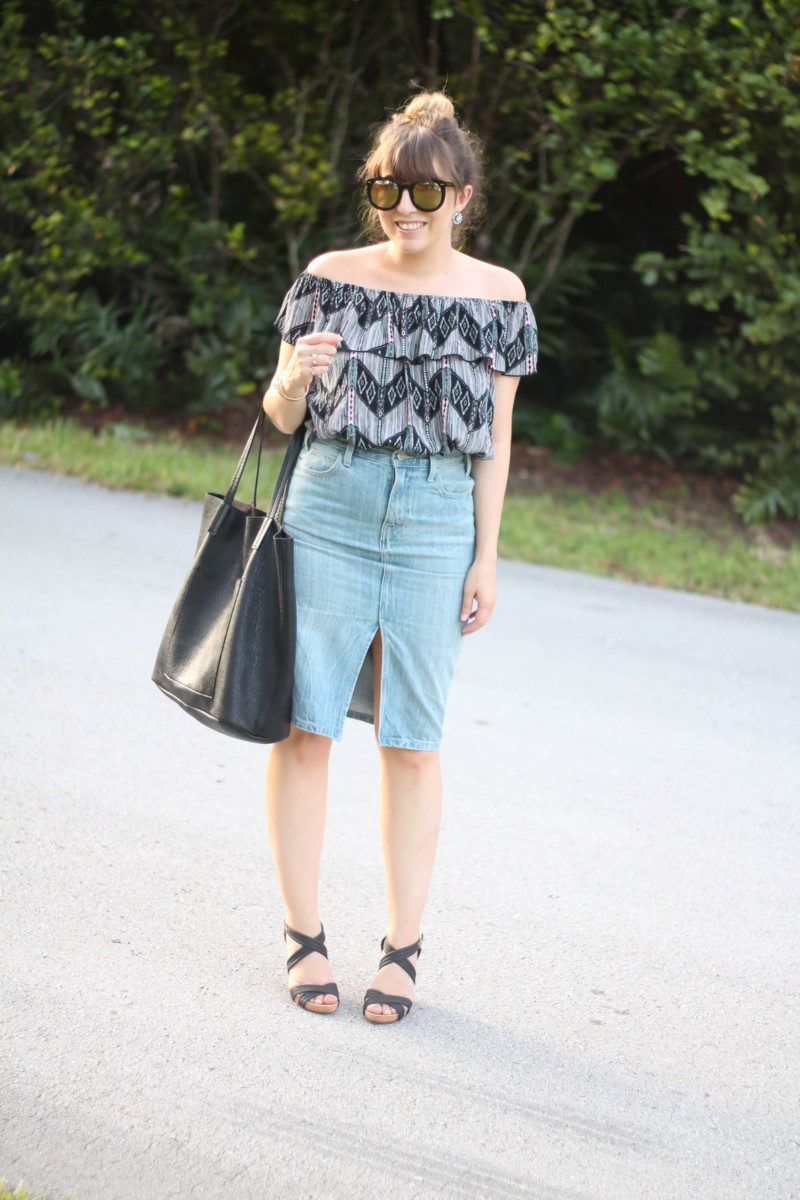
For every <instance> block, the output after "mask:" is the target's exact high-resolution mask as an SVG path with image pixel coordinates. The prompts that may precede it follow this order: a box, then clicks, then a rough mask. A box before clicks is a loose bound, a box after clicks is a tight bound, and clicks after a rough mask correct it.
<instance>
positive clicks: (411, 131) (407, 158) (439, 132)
mask: <svg viewBox="0 0 800 1200" xmlns="http://www.w3.org/2000/svg"><path fill="white" fill-rule="evenodd" d="M482 158H483V146H482V145H481V142H480V139H479V138H477V137H476V136H475V134H473V133H471V132H470V131H469V130H468V129H465V128H464V127H463V126H462V125H461V124H460V123H459V121H458V118H457V117H456V111H455V108H454V107H453V102H452V100H451V99H450V97H449V96H447V95H446V94H445V93H444V92H417V94H416V95H415V96H413V97H412V99H411V100H409V102H408V103H407V104H406V106H405V108H404V109H403V110H402V111H400V112H396V113H393V114H392V116H391V117H389V118H388V120H385V121H383V122H382V123H381V124H380V125H379V126H378V127H377V128H376V130H375V131H374V133H373V138H372V146H371V148H370V151H369V154H368V155H367V157H366V159H365V160H364V162H363V163H362V164H361V166H360V167H359V169H358V173H357V175H356V179H357V181H358V182H359V183H361V184H363V183H364V181H365V180H366V179H369V178H371V177H373V176H379V175H382V174H387V175H393V176H395V178H397V179H400V180H410V179H424V178H426V176H427V177H430V176H432V175H433V176H436V174H437V170H436V167H435V163H436V161H438V162H439V163H440V164H441V168H443V169H444V172H445V174H444V178H446V179H451V180H452V181H453V183H455V184H456V187H457V189H458V191H462V190H463V189H464V187H466V185H467V184H468V183H469V184H472V189H473V192H472V196H471V197H470V199H469V201H468V203H467V204H466V206H465V207H464V209H463V210H462V211H463V214H464V219H463V221H462V223H461V224H460V225H454V226H453V234H452V241H453V244H454V245H455V246H456V247H460V246H461V245H463V243H464V241H465V240H466V239H467V238H468V237H470V236H471V234H473V233H474V232H475V231H476V230H477V229H479V228H480V226H481V224H482V223H483V219H484V216H485V213H486V201H485V198H484V196H483V192H482V187H483V166H482ZM359 217H360V218H361V223H362V225H363V227H364V229H365V231H366V233H367V234H368V236H369V240H370V241H373V242H377V241H382V240H383V239H384V238H385V237H386V235H385V234H384V232H383V227H382V226H381V222H380V217H379V215H378V213H377V211H376V210H375V209H374V208H373V207H372V206H371V205H370V203H369V202H368V200H367V199H366V197H364V198H363V199H362V201H361V204H360V207H359Z"/></svg>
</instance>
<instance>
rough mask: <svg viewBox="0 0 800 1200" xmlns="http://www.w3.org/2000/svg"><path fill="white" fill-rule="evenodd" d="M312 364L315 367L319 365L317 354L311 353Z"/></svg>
mask: <svg viewBox="0 0 800 1200" xmlns="http://www.w3.org/2000/svg"><path fill="white" fill-rule="evenodd" d="M311 365H312V366H313V367H315V366H316V365H317V356H316V354H312V355H311Z"/></svg>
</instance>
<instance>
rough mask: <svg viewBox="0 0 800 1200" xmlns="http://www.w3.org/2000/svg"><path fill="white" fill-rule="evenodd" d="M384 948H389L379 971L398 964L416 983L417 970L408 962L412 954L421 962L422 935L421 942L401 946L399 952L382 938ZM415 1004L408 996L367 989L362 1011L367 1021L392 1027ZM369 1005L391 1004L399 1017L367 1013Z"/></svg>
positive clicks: (420, 936) (386, 939)
mask: <svg viewBox="0 0 800 1200" xmlns="http://www.w3.org/2000/svg"><path fill="white" fill-rule="evenodd" d="M384 946H385V947H386V948H387V950H388V953H386V954H384V956H383V958H382V959H381V961H380V965H379V967H378V970H379V971H380V969H381V967H386V966H388V965H389V963H397V965H398V966H400V967H402V968H403V970H404V971H405V972H406V973H407V974H408V975H410V976H411V982H412V983H416V982H417V972H416V969H415V967H414V966H413V964H412V963H410V962H409V961H408V960H409V958H410V957H411V955H412V954H416V955H417V962H419V956H420V954H422V934H420V935H419V941H417V942H412V943H411V945H410V946H401V947H400V949H399V950H395V949H394V948H393V946H392V943H391V942H390V941H389V940H388V938H386V937H383V938H381V950H383V948H384ZM413 1003H414V1001H413V1000H409V999H408V997H407V996H387V994H386V993H385V992H381V991H378V989H377V988H367V990H366V992H365V993H364V1003H363V1005H362V1007H361V1011H362V1013H363V1014H364V1016H365V1017H366V1018H367V1020H368V1021H372V1022H373V1023H374V1024H375V1025H387V1024H388V1025H391V1024H394V1022H395V1021H399V1020H400V1019H401V1018H402V1017H404V1016H405V1015H406V1013H407V1012H408V1011H409V1009H410V1008H411V1005H412V1004H413ZM368 1004H391V1006H392V1008H393V1009H394V1011H395V1013H396V1014H397V1015H396V1016H394V1017H387V1016H386V1015H385V1014H384V1013H371V1012H367V1005H368Z"/></svg>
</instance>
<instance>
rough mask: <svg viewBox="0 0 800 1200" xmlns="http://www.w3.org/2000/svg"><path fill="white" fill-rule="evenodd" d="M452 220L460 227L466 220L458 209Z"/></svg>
mask: <svg viewBox="0 0 800 1200" xmlns="http://www.w3.org/2000/svg"><path fill="white" fill-rule="evenodd" d="M451 219H452V222H453V224H454V225H460V224H461V222H462V221H463V220H464V215H463V213H460V212H459V211H458V209H456V211H455V212H454V213H453V216H452V218H451Z"/></svg>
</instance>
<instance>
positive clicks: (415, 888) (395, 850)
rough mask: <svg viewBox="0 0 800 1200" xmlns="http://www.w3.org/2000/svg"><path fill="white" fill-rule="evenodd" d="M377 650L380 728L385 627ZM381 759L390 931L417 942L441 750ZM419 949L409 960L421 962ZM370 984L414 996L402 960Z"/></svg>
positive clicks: (384, 752) (388, 753)
mask: <svg viewBox="0 0 800 1200" xmlns="http://www.w3.org/2000/svg"><path fill="white" fill-rule="evenodd" d="M373 651H374V654H375V722H376V724H375V732H376V737H377V733H378V715H379V713H380V693H379V689H380V664H381V643H380V631H378V633H377V635H376V638H375V641H374V642H373ZM378 753H379V755H380V762H381V839H382V844H383V858H384V863H385V867H386V898H387V907H388V914H389V923H388V929H387V937H388V939H389V941H390V942H391V944H392V946H394V947H395V949H397V948H399V947H401V946H407V945H409V943H410V942H415V941H416V940H417V939H418V937H419V934H420V922H421V920H422V911H423V909H424V907H425V902H426V900H427V897H428V890H429V888H430V882H431V876H432V874H433V863H434V859H435V857H436V847H437V843H438V839H439V824H440V821H441V813H442V777H441V767H440V763H439V752H438V750H406V749H402V748H400V747H396V746H379V747H378ZM417 958H418V955H417V954H412V955H411V956H410V958H409V960H408V961H409V963H411V965H412V966H416V964H417ZM369 986H370V987H374V988H379V989H380V991H382V992H388V993H389V994H394V995H398V996H407V997H408V998H409V1000H412V999H413V998H414V984H413V983H412V981H411V977H410V976H409V975H408V974H407V973H406V972H405V971H404V970H403V968H402V967H401V966H398V964H397V963H390V964H389V965H388V966H386V967H382V968H381V970H379V971H378V973H377V974H376V975H375V978H374V979H373V980H372V983H371V984H370V985H369ZM367 1009H368V1011H370V1012H374V1013H384V1014H385V1015H386V1016H391V1015H392V1014H393V1013H394V1012H395V1010H394V1009H393V1008H392V1007H391V1005H388V1004H369V1005H367Z"/></svg>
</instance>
